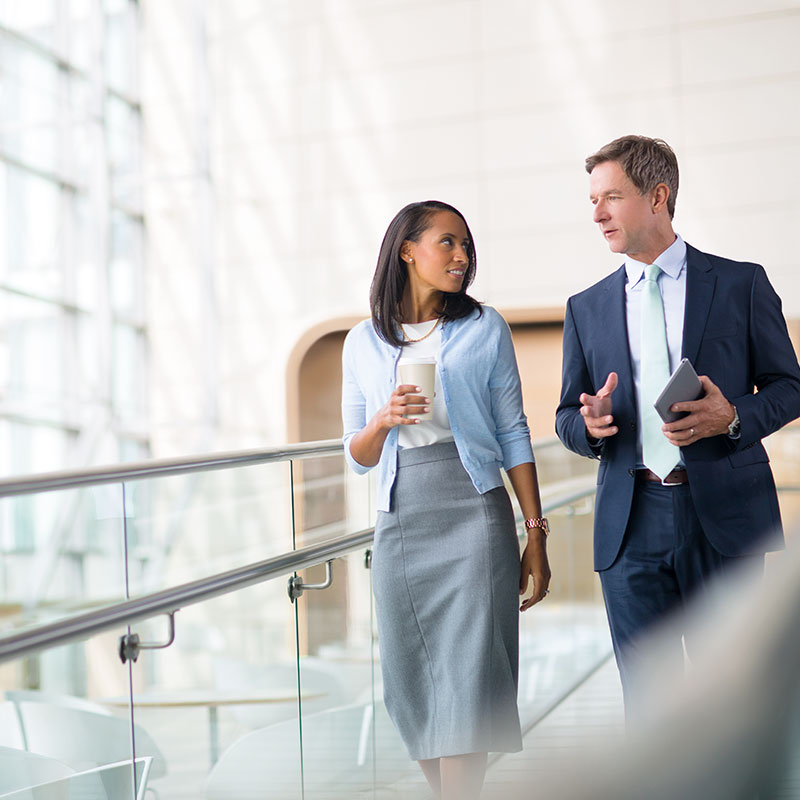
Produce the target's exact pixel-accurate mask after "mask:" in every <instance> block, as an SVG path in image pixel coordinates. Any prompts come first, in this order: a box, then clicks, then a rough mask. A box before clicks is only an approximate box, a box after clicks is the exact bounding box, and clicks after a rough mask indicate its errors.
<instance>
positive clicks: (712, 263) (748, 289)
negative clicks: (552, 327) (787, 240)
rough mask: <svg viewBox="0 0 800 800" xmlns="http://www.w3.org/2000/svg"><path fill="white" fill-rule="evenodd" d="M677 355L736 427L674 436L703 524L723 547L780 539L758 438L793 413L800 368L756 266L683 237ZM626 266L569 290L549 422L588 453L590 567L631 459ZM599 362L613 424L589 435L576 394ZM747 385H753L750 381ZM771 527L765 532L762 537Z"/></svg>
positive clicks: (626, 507)
mask: <svg viewBox="0 0 800 800" xmlns="http://www.w3.org/2000/svg"><path fill="white" fill-rule="evenodd" d="M686 269H687V272H686V306H685V312H684V324H683V344H682V355H683V357H685V358H688V359H689V360H690V361H691V362H692V364H693V365H694V367H695V369H696V370H697V373H698V375H708V377H709V378H711V380H712V381H713V382H714V383H715V384H716V385H717V386H718V387H719V388H720V390H721V391H722V393H723V394H724V395H725V397H727V398H728V400H729V401H730V402H732V403H733V404H734V405H735V406H736V409H737V411H738V412H739V418H740V420H741V437H740V438H739V439H731V438H730V437H728V436H727V435H721V436H715V437H712V438H707V439H701V440H699V441H697V442H695V443H694V444H692V445H689V446H688V447H684V448H681V450H682V454H683V459H684V461H685V462H686V470H687V473H688V477H689V489H690V491H691V496H692V500H693V502H694V506H695V509H696V511H697V515H698V517H699V518H700V522H701V524H702V526H703V531H704V532H705V534H706V536H707V537H708V539H709V541H710V542H711V544H712V545H713V546H714V547H715V548H716V549H717V550H718V551H719V552H720V553H722V554H723V555H725V556H742V555H749V554H757V553H763V552H764V551H765V550H767V549H777V548H778V547H780V546H781V545H782V541H783V532H782V529H781V519H780V511H779V509H778V496H777V492H776V489H775V482H774V480H773V477H772V470H771V469H770V466H769V457H768V456H767V453H766V451H765V449H764V446H763V445H762V444H761V439H762V438H764V437H765V436H768V435H769V434H771V433H773V432H775V431H777V430H778V429H779V428H781V427H782V426H783V425H785V424H786V423H787V422H790V421H791V420H793V419H795V418H797V417H798V416H800V368H799V367H798V364H797V357H796V356H795V352H794V348H793V347H792V344H791V341H790V340H789V335H788V332H787V330H786V322H785V320H784V318H783V313H782V311H781V301H780V298H779V297H778V295H777V294H776V293H775V290H774V289H773V288H772V286H771V285H770V282H769V280H768V279H767V276H766V273H765V272H764V269H763V267H761V266H760V265H758V264H748V263H741V262H736V261H730V260H728V259H725V258H719V257H718V256H713V255H709V254H707V253H701V252H700V251H699V250H696V249H695V248H694V247H691V246H688V245H687V253H686ZM625 280H626V276H625V267H624V266H623V267H620V269H618V270H617V271H616V272H614V273H612V274H611V275H609V276H608V277H607V278H605V279H603V280H602V281H600V282H599V283H596V284H595V285H594V286H591V287H590V288H588V289H586V290H585V291H583V292H581V293H580V294H577V295H575V296H573V297H571V298H570V299H569V301H568V303H567V310H566V316H565V319H564V360H563V373H562V388H561V402H560V404H559V406H558V410H557V412H556V432H557V433H558V436H559V438H560V439H561V441H562V442H563V443H564V445H566V447H568V448H569V449H570V450H572V451H574V452H576V453H579V454H581V455H585V456H589V457H591V458H599V459H600V465H599V469H598V473H597V498H596V505H595V521H594V564H595V569H596V570H603V569H606V568H608V567H610V566H611V565H612V564H613V562H614V560H615V559H616V557H617V554H618V553H619V550H620V546H621V544H622V538H623V536H624V534H625V528H626V525H627V523H628V516H629V514H630V509H631V502H632V498H633V492H634V483H635V481H634V476H635V468H636V426H637V425H638V424H639V420H638V419H637V413H636V400H635V387H634V383H633V376H632V369H631V360H630V351H629V348H628V334H627V324H626V313H625ZM609 372H617V373H618V375H619V384H618V386H617V388H616V390H615V391H614V393H613V395H612V402H613V411H612V413H613V415H614V423H615V425H617V427H618V428H619V432H618V433H617V434H615V435H614V436H611V437H609V438H607V439H604V440H602V443H601V444H600V445H599V446H595V447H593V446H592V445H591V444H590V443H589V441H588V440H587V438H586V426H585V424H584V421H583V417H582V416H581V414H580V406H581V404H580V402H579V400H578V397H579V396H580V394H581V393H582V392H587V393H589V394H596V393H597V391H598V390H599V389H600V388H601V387H602V386H603V384H604V383H605V381H606V378H607V377H608V373H609ZM755 389H757V390H758V391H757V392H754V390H755ZM768 537H771V538H768Z"/></svg>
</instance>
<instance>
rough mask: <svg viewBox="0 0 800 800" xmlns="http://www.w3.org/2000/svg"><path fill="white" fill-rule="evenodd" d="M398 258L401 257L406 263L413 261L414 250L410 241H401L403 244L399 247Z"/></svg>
mask: <svg viewBox="0 0 800 800" xmlns="http://www.w3.org/2000/svg"><path fill="white" fill-rule="evenodd" d="M400 258H402V259H403V261H405V262H406V264H413V263H414V252H413V250H412V248H411V244H410V242H403V246H402V247H401V248H400Z"/></svg>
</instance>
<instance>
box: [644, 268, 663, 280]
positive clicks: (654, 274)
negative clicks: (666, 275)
mask: <svg viewBox="0 0 800 800" xmlns="http://www.w3.org/2000/svg"><path fill="white" fill-rule="evenodd" d="M660 274H661V267H659V266H658V264H648V265H647V266H646V267H645V268H644V279H645V280H646V281H657V280H658V276H659V275H660Z"/></svg>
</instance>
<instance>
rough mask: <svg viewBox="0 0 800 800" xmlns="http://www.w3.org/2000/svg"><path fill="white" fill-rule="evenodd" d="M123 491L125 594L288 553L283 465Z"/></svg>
mask: <svg viewBox="0 0 800 800" xmlns="http://www.w3.org/2000/svg"><path fill="white" fill-rule="evenodd" d="M125 486H126V513H127V519H126V521H127V526H126V527H127V542H128V574H129V580H130V587H131V595H132V596H136V595H140V594H144V593H146V592H153V591H158V590H160V589H165V588H168V587H171V586H177V585H180V584H182V583H186V582H188V581H193V580H197V579H199V578H204V577H207V576H209V575H213V574H215V573H219V572H224V571H226V570H229V569H234V568H235V567H241V566H245V565H247V564H250V563H254V562H257V561H261V560H263V559H266V558H270V557H272V556H276V555H279V554H280V553H285V552H288V551H289V550H291V549H292V504H291V465H290V464H289V463H288V462H281V463H271V464H260V465H255V466H247V467H238V468H235V469H228V470H219V471H214V472H199V473H192V474H187V475H176V476H170V477H161V478H152V479H147V480H139V481H129V482H128V483H126V485H125Z"/></svg>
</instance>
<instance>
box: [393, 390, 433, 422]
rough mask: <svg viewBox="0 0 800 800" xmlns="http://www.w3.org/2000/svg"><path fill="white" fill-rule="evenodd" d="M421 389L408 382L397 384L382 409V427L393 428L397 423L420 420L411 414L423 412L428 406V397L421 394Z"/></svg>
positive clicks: (426, 410) (425, 411)
mask: <svg viewBox="0 0 800 800" xmlns="http://www.w3.org/2000/svg"><path fill="white" fill-rule="evenodd" d="M421 391H422V390H421V389H420V387H419V386H413V385H411V384H408V383H404V384H401V385H400V386H398V387H397V388H396V389H395V390H394V391H393V392H392V395H391V397H390V398H389V402H388V403H386V405H385V406H384V407H383V409H382V412H381V415H382V417H383V420H382V422H383V427H385V428H394V427H395V426H397V425H416V424H417V423H419V422H422V420H421V419H418V418H414V417H413V416H412V415H414V414H425V413H427V412H428V410H429V408H430V403H431V401H430V398H428V397H424V396H423V395H421V394H420V392H421Z"/></svg>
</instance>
